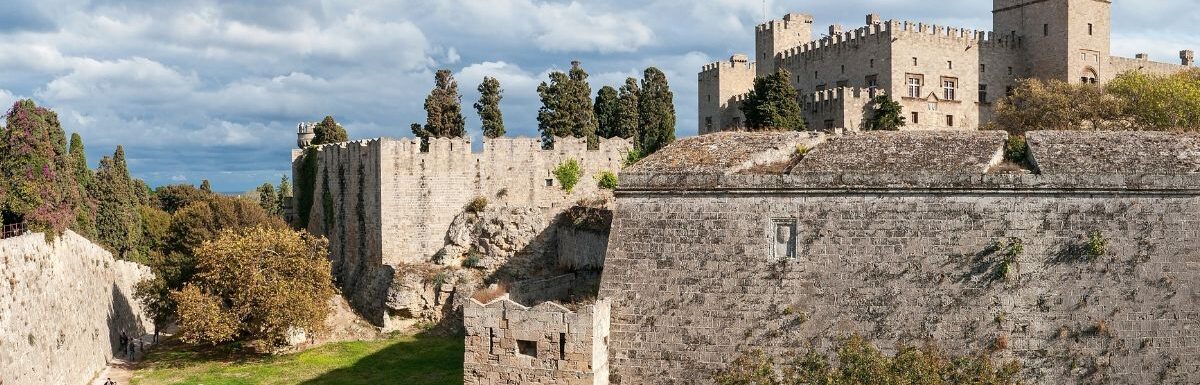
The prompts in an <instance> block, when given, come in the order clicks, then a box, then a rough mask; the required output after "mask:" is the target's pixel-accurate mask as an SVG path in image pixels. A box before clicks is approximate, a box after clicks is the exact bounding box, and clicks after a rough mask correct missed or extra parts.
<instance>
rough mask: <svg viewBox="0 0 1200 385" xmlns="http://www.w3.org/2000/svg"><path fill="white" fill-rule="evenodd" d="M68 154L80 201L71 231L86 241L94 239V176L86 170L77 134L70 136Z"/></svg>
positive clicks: (83, 153) (85, 155) (81, 143)
mask: <svg viewBox="0 0 1200 385" xmlns="http://www.w3.org/2000/svg"><path fill="white" fill-rule="evenodd" d="M68 154H69V155H68V156H69V158H70V164H71V172H72V173H73V174H74V176H75V185H76V187H77V190H78V196H79V200H80V204H79V205H78V207H76V210H75V222H74V223H73V224H72V225H71V229H72V230H75V232H76V233H79V235H82V236H84V237H87V238H88V239H96V201H95V198H94V197H93V195H94V192H93V191H92V185H93V184H94V180H95V179H96V175H95V173H93V172H92V169H90V168H88V164H87V153H86V151H84V147H83V137H81V136H79V133H78V132H76V133H72V134H71V148H70V150H69V151H68Z"/></svg>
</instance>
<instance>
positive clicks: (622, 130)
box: [613, 78, 642, 149]
mask: <svg viewBox="0 0 1200 385" xmlns="http://www.w3.org/2000/svg"><path fill="white" fill-rule="evenodd" d="M639 92H641V88H639V87H638V82H637V79H634V78H627V79H625V85H623V86H621V90H620V91H619V93H618V95H617V114H616V115H617V116H616V122H615V125H616V126H615V127H614V130H613V136H615V137H620V138H625V139H630V138H633V145H634V147H635V148H639V149H640V148H641V147H642V143H641V141H640V140H639V136H638V125H639V124H641V123H640V122H639V117H638V93H639Z"/></svg>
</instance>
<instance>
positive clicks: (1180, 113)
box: [1105, 69, 1200, 131]
mask: <svg viewBox="0 0 1200 385" xmlns="http://www.w3.org/2000/svg"><path fill="white" fill-rule="evenodd" d="M1105 90H1106V91H1107V92H1108V93H1109V94H1111V95H1112V96H1113V97H1115V98H1117V99H1118V100H1121V101H1122V102H1123V103H1122V104H1121V107H1122V108H1121V115H1122V118H1124V119H1125V120H1126V121H1127V122H1129V123H1130V124H1131V125H1132V128H1136V129H1141V130H1176V129H1180V130H1188V131H1196V130H1200V69H1191V70H1188V71H1184V72H1180V73H1176V74H1173V75H1166V76H1163V75H1153V74H1146V73H1142V72H1138V71H1130V72H1127V73H1124V74H1121V75H1120V76H1117V77H1116V79H1113V81H1112V82H1109V83H1108V85H1107V86H1106V88H1105Z"/></svg>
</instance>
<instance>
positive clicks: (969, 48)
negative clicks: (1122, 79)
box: [699, 0, 1195, 134]
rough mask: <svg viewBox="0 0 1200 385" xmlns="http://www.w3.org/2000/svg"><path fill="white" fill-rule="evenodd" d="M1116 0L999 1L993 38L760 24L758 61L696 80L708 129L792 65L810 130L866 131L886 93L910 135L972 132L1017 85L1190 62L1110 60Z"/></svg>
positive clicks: (1101, 77) (945, 30)
mask: <svg viewBox="0 0 1200 385" xmlns="http://www.w3.org/2000/svg"><path fill="white" fill-rule="evenodd" d="M1110 8H1111V2H1109V1H1100V0H1041V1H1032V0H993V11H992V15H993V23H992V31H982V30H974V29H968V28H952V27H944V26H937V25H931V24H926V23H914V22H911V21H898V20H888V21H884V20H882V19H881V18H880V17H879V16H878V15H868V16H867V19H866V26H864V27H860V28H857V29H853V30H849V31H847V30H844V29H843V28H842V26H840V25H833V26H830V27H829V30H828V35H827V36H825V37H821V38H817V39H814V38H813V33H814V29H813V17H812V16H809V15H805V14H796V13H792V14H788V15H786V16H784V17H783V19H780V20H772V21H769V22H766V23H764V24H761V25H759V26H758V27H757V28H755V50H756V55H755V58H754V59H755V60H757V61H754V62H752V61H751V60H750V58H748V57H747V56H746V55H744V54H735V55H733V56H731V57H730V59H729V60H728V61H722V62H717V63H712V64H709V65H706V66H704V68H702V69H701V72H700V74H699V122H700V123H699V124H700V133H701V134H707V133H712V132H717V131H722V130H726V129H731V128H737V127H741V126H742V125H743V120H744V119H745V117H744V116H743V114H742V113H741V111H739V109H738V108H739V106H740V105H741V102H742V101H744V100H745V95H746V93H748V92H749V90H750V89H751V88H753V84H754V79H755V77H762V76H766V75H769V74H772V73H775V71H776V69H778V68H783V69H787V70H788V71H789V72H791V74H792V79H791V81H792V84H793V85H794V86H795V87H796V89H797V90H799V92H800V95H801V103H802V105H803V106H804V117H805V120H806V121H807V122H808V127H809V128H810V129H826V130H827V129H833V128H846V129H851V130H857V129H862V128H864V125H863V122H864V116H868V117H869V116H870V114H867V115H864V112H868V110H870V109H872V108H873V107H872V106H871V99H872V98H873V97H874V96H875V95H878V94H881V93H886V94H889V95H891V96H892V97H893V98H894V99H896V100H897V101H899V102H900V104H901V105H903V107H904V111H906V116H905V117H906V119H907V120H908V122H907V123H908V124H907V125H906V126H905V129H918V130H921V129H976V128H978V127H979V126H980V125H981V124H983V123H986V122H988V121H990V120H991V114H992V108H993V106H992V103H993V102H994V101H996V100H997V98H1000V97H1002V96H1004V95H1005V93H1006V92H1007V91H1008V90H1009V89H1010V87H1013V86H1014V84H1015V81H1016V80H1017V79H1020V78H1031V77H1032V78H1039V79H1048V80H1049V79H1056V80H1064V81H1071V82H1086V83H1105V82H1107V81H1109V80H1111V79H1113V78H1114V77H1115V76H1116V75H1118V74H1121V73H1123V72H1126V71H1146V72H1150V73H1158V74H1165V73H1173V72H1176V71H1180V70H1183V69H1186V68H1189V67H1192V66H1194V63H1195V58H1194V54H1193V52H1192V51H1181V52H1180V64H1167V63H1158V62H1152V61H1150V60H1149V57H1148V56H1147V55H1145V54H1139V55H1137V57H1136V58H1134V59H1128V58H1122V57H1116V56H1112V55H1111V54H1110V33H1111V11H1110Z"/></svg>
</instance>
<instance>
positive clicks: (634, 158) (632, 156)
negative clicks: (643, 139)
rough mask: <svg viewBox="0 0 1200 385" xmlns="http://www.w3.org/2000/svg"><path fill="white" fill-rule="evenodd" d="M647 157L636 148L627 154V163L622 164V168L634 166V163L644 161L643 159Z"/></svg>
mask: <svg viewBox="0 0 1200 385" xmlns="http://www.w3.org/2000/svg"><path fill="white" fill-rule="evenodd" d="M645 157H646V155H645V154H642V151H641V150H638V149H636V148H634V149H630V150H629V152H627V153H625V161H623V162H621V166H622V167H629V166H632V165H633V164H634V163H637V162H638V161H639V160H642V158H645Z"/></svg>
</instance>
